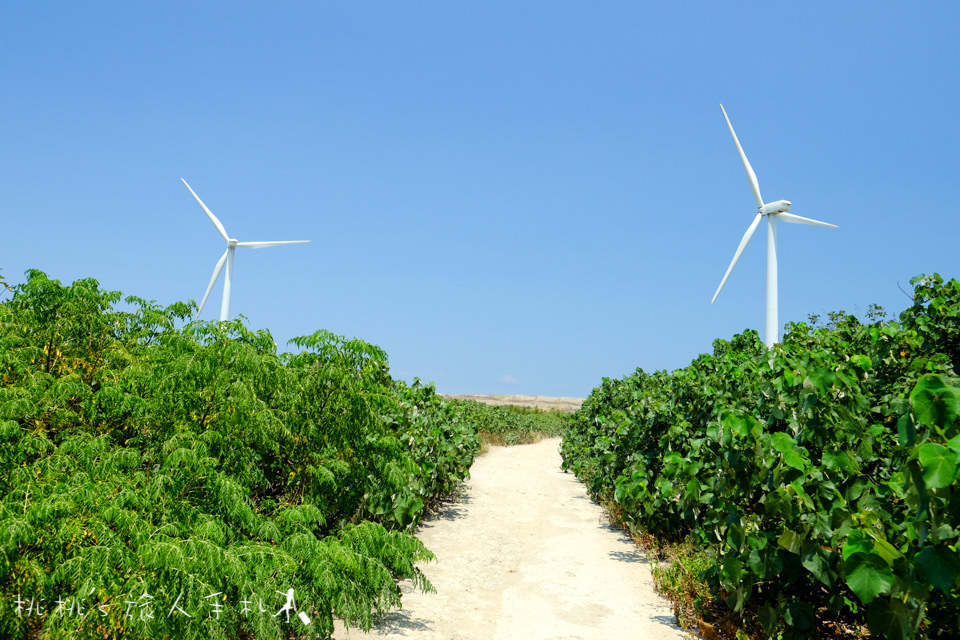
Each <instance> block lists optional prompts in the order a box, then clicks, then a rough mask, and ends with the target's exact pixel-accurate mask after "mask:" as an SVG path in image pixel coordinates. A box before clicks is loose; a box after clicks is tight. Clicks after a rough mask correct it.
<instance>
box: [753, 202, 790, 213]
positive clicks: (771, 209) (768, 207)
mask: <svg viewBox="0 0 960 640" xmlns="http://www.w3.org/2000/svg"><path fill="white" fill-rule="evenodd" d="M787 211H790V202H789V201H788V200H777V201H776V202H770V203H768V204H765V205H763V206H762V207H760V215H764V216H768V215H770V214H771V213H786V212H787Z"/></svg>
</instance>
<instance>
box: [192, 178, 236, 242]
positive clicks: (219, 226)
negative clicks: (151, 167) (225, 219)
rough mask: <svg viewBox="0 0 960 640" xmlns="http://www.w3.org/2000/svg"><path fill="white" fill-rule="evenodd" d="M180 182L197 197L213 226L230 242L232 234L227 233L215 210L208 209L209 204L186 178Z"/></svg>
mask: <svg viewBox="0 0 960 640" xmlns="http://www.w3.org/2000/svg"><path fill="white" fill-rule="evenodd" d="M180 182H182V183H183V185H184V186H185V187H186V188H187V189H188V190H189V191H190V193H192V194H193V197H194V198H196V200H197V202H199V203H200V206H201V207H202V208H203V210H204V212H206V214H207V217H208V218H210V222H212V223H213V226H215V227H216V228H217V231H219V232H220V235H222V236H223V239H224V240H226V241H227V242H230V236H228V235H227V230H226V229H224V228H223V225H222V224H220V221H219V220H217V216H215V215H213V212H212V211H210V209H207V205H205V204H203V200H201V199H200V197H199V196H198V195H197V194H196V193H194V191H193V189H191V188H190V185H188V184H187V181H186V180H184V179H183V178H180Z"/></svg>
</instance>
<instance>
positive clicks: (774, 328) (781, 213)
mask: <svg viewBox="0 0 960 640" xmlns="http://www.w3.org/2000/svg"><path fill="white" fill-rule="evenodd" d="M720 111H723V118H724V120H726V121H727V126H728V127H730V135H732V136H733V141H734V142H735V143H736V145H737V151H738V152H739V153H740V160H741V161H742V162H743V170H744V171H746V172H747V180H749V181H750V189H751V190H752V191H753V197H754V199H756V201H757V217H756V218H754V219H753V222H752V223H750V226H749V227H748V228H747V232H746V233H744V234H743V239H742V240H740V246H739V247H737V252H736V253H735V254H733V260H732V261H731V262H730V266H729V267H727V272H726V273H725V274H723V280H721V281H720V286H719V287H717V292H716V293H715V294H713V300H711V301H710V304H713V303H714V302H715V301H716V299H717V296H718V295H720V290H721V289H723V285H724V283H726V281H727V278H728V277H729V276H730V272H731V271H733V268H734V267H735V266H736V264H737V260H739V259H740V254H742V253H743V250H744V249H746V248H747V244H748V243H749V242H750V238H752V237H753V233H754V232H755V231H756V230H757V227H758V226H759V225H760V220H761V219H762V218H763V216H766V217H767V320H766V328H765V335H764V343H765V344H766V345H767V347H768V348H769V347H772V346H773V345H774V343H775V342H777V340H778V339H779V335H778V334H779V331H780V327H779V321H778V320H777V220H778V219H779V220H783V221H784V222H793V223H797V224H811V225H816V226H818V227H829V228H831V229H836V228H837V225H835V224H829V223H826V222H820V221H819V220H811V219H810V218H804V217H801V216H796V215H794V214H792V213H787V212H788V211H790V202H788V201H787V200H777V201H776V202H770V203H767V204H764V202H763V198H761V197H760V185H759V183H757V175H756V174H755V173H754V172H753V168H752V167H751V166H750V162H749V161H748V160H747V156H746V154H744V153H743V147H741V146H740V141H739V140H738V139H737V134H736V133H735V132H734V130H733V125H732V124H730V118H728V117H727V112H726V110H725V109H724V108H723V105H722V104H721V105H720Z"/></svg>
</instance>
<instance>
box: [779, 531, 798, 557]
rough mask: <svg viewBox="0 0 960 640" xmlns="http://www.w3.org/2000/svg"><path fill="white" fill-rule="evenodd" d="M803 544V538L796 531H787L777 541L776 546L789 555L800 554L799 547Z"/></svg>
mask: <svg viewBox="0 0 960 640" xmlns="http://www.w3.org/2000/svg"><path fill="white" fill-rule="evenodd" d="M802 542H803V536H801V535H800V534H799V533H797V532H796V531H791V530H790V529H787V530H786V531H784V532H783V533H782V534H780V538H779V539H778V540H777V544H779V545H780V546H781V547H783V548H784V549H786V550H787V551H789V552H790V553H797V554H799V553H800V545H801V543H802Z"/></svg>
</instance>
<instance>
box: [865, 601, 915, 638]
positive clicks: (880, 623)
mask: <svg viewBox="0 0 960 640" xmlns="http://www.w3.org/2000/svg"><path fill="white" fill-rule="evenodd" d="M867 624H868V625H869V627H870V633H871V634H876V635H878V636H883V637H884V638H888V639H889V640H904V639H905V638H908V637H910V636H911V633H910V631H911V624H910V615H909V612H908V611H907V607H906V605H904V604H903V602H901V601H900V600H897V599H896V598H891V599H890V600H886V599H883V600H877V601H876V602H874V603H873V604H871V605H870V607H869V608H868V609H867Z"/></svg>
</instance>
